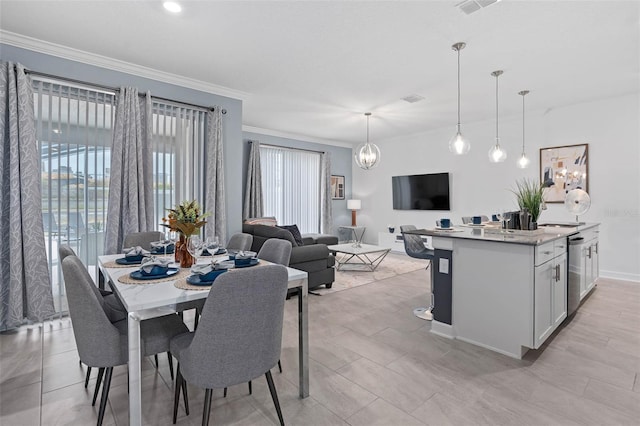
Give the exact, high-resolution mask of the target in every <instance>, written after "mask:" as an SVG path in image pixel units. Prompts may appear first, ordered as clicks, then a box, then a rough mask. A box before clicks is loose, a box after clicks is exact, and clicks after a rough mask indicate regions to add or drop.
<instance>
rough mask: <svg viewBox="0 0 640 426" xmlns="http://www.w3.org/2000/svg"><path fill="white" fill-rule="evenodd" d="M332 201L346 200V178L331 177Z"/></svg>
mask: <svg viewBox="0 0 640 426" xmlns="http://www.w3.org/2000/svg"><path fill="white" fill-rule="evenodd" d="M331 199H332V200H344V176H338V175H331Z"/></svg>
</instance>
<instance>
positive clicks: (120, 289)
mask: <svg viewBox="0 0 640 426" xmlns="http://www.w3.org/2000/svg"><path fill="white" fill-rule="evenodd" d="M121 257H123V255H122V254H114V255H104V256H99V257H98V261H99V263H100V267H101V268H103V269H105V270H106V271H107V273H108V275H109V277H110V278H111V283H110V285H111V286H112V287H115V288H114V290H115V291H116V292H117V293H118V295H119V296H120V299H121V301H122V304H123V305H124V307H125V308H126V309H127V311H128V312H137V311H142V310H146V309H154V308H161V307H166V306H170V305H175V304H179V303H184V302H189V301H192V300H198V299H203V298H206V297H207V295H208V294H209V287H207V288H206V289H203V290H183V289H179V288H177V287H175V286H174V282H175V280H169V281H164V282H159V283H141V284H124V283H121V282H120V281H118V278H119V277H120V276H122V275H125V274H129V273H131V272H133V271H135V270H136V269H139V268H140V266H139V265H133V266H131V267H127V268H122V267H118V268H105V267H104V264H105V263H107V262H111V261H115V260H116V259H118V258H121ZM287 272H288V274H289V288H295V287H300V286H301V285H302V281H304V280H305V279H306V278H307V273H306V272H305V271H300V270H298V269H293V268H287Z"/></svg>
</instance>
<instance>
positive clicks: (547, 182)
mask: <svg viewBox="0 0 640 426" xmlns="http://www.w3.org/2000/svg"><path fill="white" fill-rule="evenodd" d="M588 154H589V144H586V143H585V144H582V145H567V146H554V147H550V148H540V182H542V183H543V184H544V186H545V187H546V189H545V190H544V201H545V202H547V203H564V199H565V197H566V195H567V192H569V191H571V190H572V189H582V190H584V191H586V192H589V185H588V183H589V180H588V178H589V156H588Z"/></svg>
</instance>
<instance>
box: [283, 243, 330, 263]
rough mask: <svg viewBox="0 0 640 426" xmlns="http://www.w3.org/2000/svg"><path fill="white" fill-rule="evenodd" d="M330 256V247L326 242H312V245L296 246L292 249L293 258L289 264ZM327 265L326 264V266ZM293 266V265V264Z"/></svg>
mask: <svg viewBox="0 0 640 426" xmlns="http://www.w3.org/2000/svg"><path fill="white" fill-rule="evenodd" d="M328 257H329V249H328V248H327V246H325V245H324V244H312V245H310V246H302V247H296V248H295V250H291V259H290V260H289V264H290V265H293V264H296V263H304V262H309V261H312V260H317V259H324V261H325V265H326V259H327V258H328ZM325 267H326V266H325ZM292 268H293V266H292Z"/></svg>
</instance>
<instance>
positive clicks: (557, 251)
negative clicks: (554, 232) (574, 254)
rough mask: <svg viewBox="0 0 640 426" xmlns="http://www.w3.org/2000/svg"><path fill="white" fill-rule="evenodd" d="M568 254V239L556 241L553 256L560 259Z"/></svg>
mask: <svg viewBox="0 0 640 426" xmlns="http://www.w3.org/2000/svg"><path fill="white" fill-rule="evenodd" d="M566 252H567V239H566V238H560V239H559V240H555V241H554V242H553V253H554V254H553V256H554V257H558V256H562V255H563V254H565V253H566Z"/></svg>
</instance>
